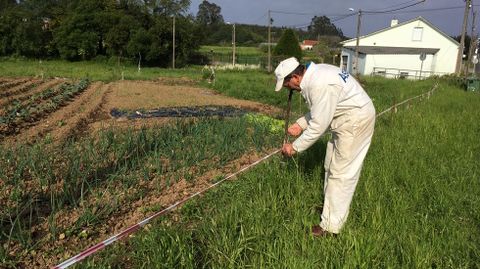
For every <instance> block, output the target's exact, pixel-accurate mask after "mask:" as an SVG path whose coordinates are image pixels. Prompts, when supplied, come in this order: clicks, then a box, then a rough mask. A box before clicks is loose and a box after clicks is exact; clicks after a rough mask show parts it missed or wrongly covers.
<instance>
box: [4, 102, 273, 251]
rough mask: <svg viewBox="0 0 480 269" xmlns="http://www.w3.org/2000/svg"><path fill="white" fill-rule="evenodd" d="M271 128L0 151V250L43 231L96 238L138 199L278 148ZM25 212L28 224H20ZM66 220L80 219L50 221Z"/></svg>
mask: <svg viewBox="0 0 480 269" xmlns="http://www.w3.org/2000/svg"><path fill="white" fill-rule="evenodd" d="M42 104H46V103H42ZM258 118H263V117H258ZM272 122H275V120H273V119H266V118H263V120H260V121H259V120H251V119H249V118H248V117H238V118H199V119H193V120H178V121H176V122H174V123H172V124H169V125H168V126H162V128H151V129H147V128H142V129H140V130H128V131H125V130H115V129H112V130H108V131H105V132H103V133H100V134H99V135H98V136H97V137H95V138H82V139H79V140H76V141H68V142H66V143H65V144H63V145H53V144H48V143H37V144H35V145H31V146H29V145H22V146H19V147H16V148H0V178H1V179H5V180H4V181H3V182H2V183H4V184H2V185H1V186H0V188H1V189H0V190H1V191H0V201H6V202H7V203H8V205H9V206H8V207H5V208H4V210H3V211H0V225H2V227H1V230H4V231H11V233H7V234H3V235H2V234H0V243H1V244H4V243H5V242H10V245H9V246H8V249H9V250H11V249H12V248H15V247H16V246H18V244H20V242H22V244H24V245H25V247H27V248H35V246H36V244H40V243H39V242H37V241H36V240H37V239H35V238H28V237H26V238H24V239H22V238H21V235H25V234H27V233H26V231H28V230H30V229H32V228H33V227H39V226H42V225H45V226H42V227H48V230H49V233H51V234H52V238H58V236H60V234H62V233H63V234H65V235H68V236H71V237H75V236H79V234H81V233H82V231H84V230H86V232H87V233H88V234H95V233H96V232H97V231H95V229H93V230H92V227H94V226H93V225H94V224H95V225H101V224H102V223H104V222H105V221H106V220H108V219H109V218H111V217H112V216H114V215H121V214H124V213H126V212H128V211H130V210H132V208H131V206H130V205H131V204H132V203H133V202H135V201H137V200H139V199H145V197H149V196H158V197H161V195H162V192H163V191H164V190H165V189H166V188H168V187H169V186H171V185H172V184H176V182H178V181H181V180H185V181H186V182H191V183H194V182H195V181H196V180H197V178H198V177H201V176H202V175H204V174H205V173H208V172H211V171H212V170H214V169H221V168H223V166H224V165H227V164H229V163H230V162H233V161H235V160H236V159H237V158H240V157H242V156H243V155H244V154H251V153H254V152H256V153H259V154H262V153H263V152H265V151H266V150H270V149H271V148H273V147H277V146H278V143H279V142H278V141H280V140H279V139H280V136H281V134H280V133H278V132H277V131H275V132H272V131H271V128H272ZM238 130H247V131H246V132H239V131H238ZM7 194H10V195H7ZM13 194H14V195H13ZM106 194H108V195H106ZM94 208H95V210H94V213H92V210H93V209H94ZM87 209H88V210H87ZM24 212H31V216H32V217H31V218H25V216H24V214H25V213H24ZM69 212H77V214H79V215H80V217H79V218H78V219H77V220H76V221H74V222H68V223H59V222H58V221H56V219H55V216H58V215H59V214H60V215H62V216H68V214H69ZM29 214H30V213H29ZM10 220H12V221H10ZM47 243H48V242H47ZM0 258H1V257H0ZM17 258H18V257H17ZM8 259H15V258H14V257H9V258H8Z"/></svg>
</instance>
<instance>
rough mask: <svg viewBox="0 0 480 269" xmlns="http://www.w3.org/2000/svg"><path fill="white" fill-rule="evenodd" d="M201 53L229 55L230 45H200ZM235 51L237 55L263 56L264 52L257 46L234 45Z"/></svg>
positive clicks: (231, 49)
mask: <svg viewBox="0 0 480 269" xmlns="http://www.w3.org/2000/svg"><path fill="white" fill-rule="evenodd" d="M199 51H200V52H201V53H203V54H205V55H208V54H209V53H212V52H213V53H214V54H223V55H231V54H232V52H233V47H232V46H227V47H222V46H202V47H200V50H199ZM235 53H236V54H238V55H239V56H264V54H265V53H263V52H262V50H260V49H259V48H257V47H241V46H240V47H239V46H236V47H235Z"/></svg>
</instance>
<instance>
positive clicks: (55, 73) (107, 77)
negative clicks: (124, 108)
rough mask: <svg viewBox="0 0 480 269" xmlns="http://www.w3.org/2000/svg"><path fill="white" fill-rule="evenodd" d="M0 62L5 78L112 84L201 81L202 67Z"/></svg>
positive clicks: (98, 62) (27, 61) (124, 63)
mask: <svg viewBox="0 0 480 269" xmlns="http://www.w3.org/2000/svg"><path fill="white" fill-rule="evenodd" d="M0 63H1V64H0V76H6V77H20V76H33V77H42V76H43V77H66V78H88V79H90V80H101V81H115V80H120V79H122V77H123V78H124V79H128V80H151V79H157V78H159V77H172V78H179V77H187V78H191V79H200V78H201V77H202V72H201V67H190V68H187V69H184V68H178V69H166V68H156V67H143V68H141V71H140V72H139V71H138V67H137V65H135V64H132V63H129V62H122V63H121V64H120V65H118V64H117V62H116V61H100V60H99V61H88V62H68V61H63V60H49V61H40V60H28V59H15V58H4V59H1V60H0ZM122 74H123V76H122Z"/></svg>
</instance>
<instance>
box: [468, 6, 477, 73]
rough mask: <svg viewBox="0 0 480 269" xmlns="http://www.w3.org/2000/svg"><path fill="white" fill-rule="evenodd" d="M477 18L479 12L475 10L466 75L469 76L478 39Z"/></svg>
mask: <svg viewBox="0 0 480 269" xmlns="http://www.w3.org/2000/svg"><path fill="white" fill-rule="evenodd" d="M476 19H477V12H476V11H474V12H473V18H472V32H471V33H470V49H469V50H468V60H467V64H466V65H465V77H467V76H468V71H469V70H470V68H469V67H470V63H472V56H473V51H474V50H475V44H476V41H477V37H476V33H475V32H476V27H475V22H476Z"/></svg>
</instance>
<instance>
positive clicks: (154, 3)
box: [144, 0, 191, 16]
mask: <svg viewBox="0 0 480 269" xmlns="http://www.w3.org/2000/svg"><path fill="white" fill-rule="evenodd" d="M144 2H145V4H146V5H147V6H148V7H149V8H150V9H151V10H152V11H153V13H154V14H160V15H164V16H177V15H183V14H185V13H186V12H187V11H188V8H189V7H190V3H191V1H190V0H145V1H144Z"/></svg>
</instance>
